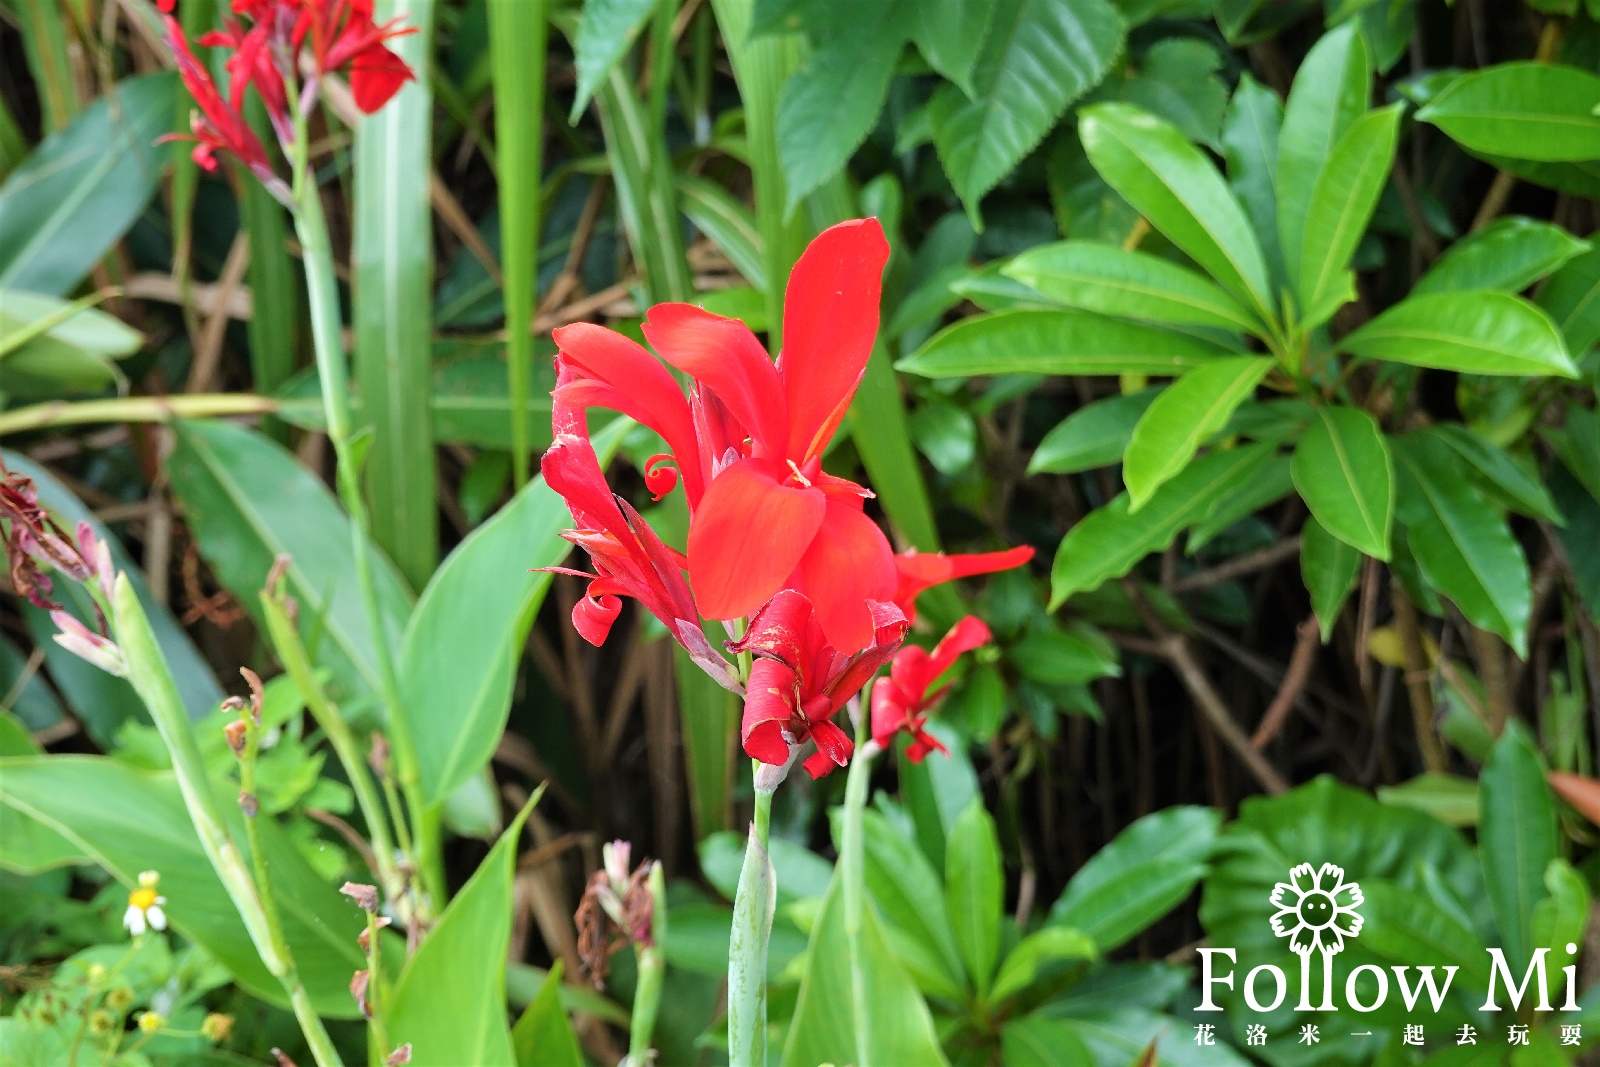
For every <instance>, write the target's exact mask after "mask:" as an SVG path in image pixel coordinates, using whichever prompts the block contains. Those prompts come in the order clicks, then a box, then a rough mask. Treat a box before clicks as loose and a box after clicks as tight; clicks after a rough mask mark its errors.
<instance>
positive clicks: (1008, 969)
mask: <svg viewBox="0 0 1600 1067" xmlns="http://www.w3.org/2000/svg"><path fill="white" fill-rule="evenodd" d="M1098 955H1099V951H1098V949H1097V948H1096V947H1095V942H1094V938H1092V937H1090V936H1089V935H1088V934H1085V933H1083V932H1082V931H1079V930H1072V929H1068V928H1067V927H1065V926H1046V927H1045V928H1044V929H1042V930H1036V931H1034V932H1033V933H1031V934H1029V935H1028V936H1027V937H1025V938H1023V939H1022V940H1021V941H1020V942H1018V943H1017V947H1016V948H1013V949H1012V950H1011V951H1010V952H1009V953H1007V954H1006V958H1005V960H1004V961H1003V962H1002V963H1001V964H1000V971H999V973H998V974H997V975H996V976H995V980H994V989H992V990H991V991H990V993H989V1000H990V1002H991V1003H994V1004H999V1003H1000V1002H1002V1001H1004V1000H1005V999H1006V998H1007V997H1011V996H1015V995H1016V994H1018V993H1021V992H1022V991H1023V990H1025V989H1027V988H1028V987H1029V986H1031V985H1033V983H1034V981H1035V980H1036V979H1037V978H1038V977H1039V972H1040V971H1042V970H1044V969H1045V968H1046V967H1048V966H1049V965H1050V964H1052V963H1055V962H1057V961H1059V960H1092V959H1094V958H1095V957H1096V956H1098Z"/></svg>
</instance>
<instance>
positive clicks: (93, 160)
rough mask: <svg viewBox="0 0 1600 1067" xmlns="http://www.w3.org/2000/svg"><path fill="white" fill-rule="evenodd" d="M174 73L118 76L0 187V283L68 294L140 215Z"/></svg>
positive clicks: (153, 174) (166, 123)
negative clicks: (130, 76) (112, 86)
mask: <svg viewBox="0 0 1600 1067" xmlns="http://www.w3.org/2000/svg"><path fill="white" fill-rule="evenodd" d="M177 91H178V77H177V75H176V74H173V73H170V72H163V73H161V74H149V75H145V76H144V77H140V78H129V79H127V80H125V81H121V82H118V83H117V85H116V87H115V89H114V90H113V91H111V92H108V93H106V95H105V96H103V97H101V98H100V99H99V100H97V101H95V102H94V103H93V104H90V105H89V106H88V107H87V108H85V109H84V110H83V111H81V112H79V113H78V115H77V116H76V117H75V118H73V120H72V122H71V124H69V125H68V126H67V127H66V128H65V129H63V130H61V131H60V132H58V133H55V134H52V135H51V136H49V137H47V138H45V140H44V141H43V142H42V143H41V144H40V145H39V146H38V147H37V148H35V149H34V150H33V152H32V153H31V154H30V155H29V156H28V158H27V159H26V160H24V161H23V163H22V165H21V166H20V167H18V168H17V169H16V170H14V171H12V172H11V176H10V177H9V178H8V179H6V183H5V184H4V185H3V186H0V287H4V288H7V289H27V290H30V291H32V292H37V293H45V294H48V295H51V296H64V295H66V294H67V293H69V292H70V291H71V290H72V289H73V288H74V287H76V286H77V284H78V283H79V282H80V281H82V280H83V277H84V276H85V275H86V274H88V273H89V271H90V270H91V269H92V268H93V267H94V265H95V264H96V263H98V262H99V261H100V258H101V257H102V256H104V255H105V254H106V251H107V250H108V249H109V248H110V247H111V246H112V245H113V244H115V243H116V242H117V241H119V240H120V239H121V238H122V235H123V234H124V233H126V232H127V230H128V228H129V227H130V226H132V225H133V223H134V221H135V220H136V219H138V217H139V216H140V215H141V214H142V213H143V212H144V208H145V204H146V203H147V202H148V201H149V200H150V197H151V195H152V194H153V193H154V192H155V190H156V183H157V181H158V180H159V179H160V176H161V171H162V168H163V166H164V165H165V163H166V159H167V151H168V150H167V149H163V148H161V147H158V146H157V145H156V144H155V140H156V138H157V137H160V136H161V135H162V134H164V133H167V132H168V131H169V130H171V128H172V127H171V123H172V120H173V116H174V115H175V114H176V108H175V106H174V101H175V99H176V97H175V94H176V93H177Z"/></svg>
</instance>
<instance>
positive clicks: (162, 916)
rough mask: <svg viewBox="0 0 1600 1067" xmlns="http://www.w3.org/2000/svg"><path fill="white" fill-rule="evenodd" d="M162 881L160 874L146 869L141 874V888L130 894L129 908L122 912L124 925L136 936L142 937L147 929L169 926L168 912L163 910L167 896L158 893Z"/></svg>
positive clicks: (163, 928) (161, 928)
mask: <svg viewBox="0 0 1600 1067" xmlns="http://www.w3.org/2000/svg"><path fill="white" fill-rule="evenodd" d="M160 883H161V876H160V875H159V874H157V873H156V872H155V871H144V872H142V873H140V875H139V888H138V889H135V890H134V891H133V892H131V893H129V894H128V910H127V911H125V912H123V913H122V925H123V926H126V927H127V928H128V932H129V933H131V934H132V935H133V936H134V937H142V936H143V935H144V932H145V930H147V929H148V930H165V929H166V928H167V913H166V912H164V911H162V910H161V905H163V904H165V903H166V902H167V898H166V897H164V896H161V895H159V894H157V893H156V886H157V885H159V884H160Z"/></svg>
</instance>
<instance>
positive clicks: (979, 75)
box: [928, 0, 1123, 220]
mask: <svg viewBox="0 0 1600 1067" xmlns="http://www.w3.org/2000/svg"><path fill="white" fill-rule="evenodd" d="M993 7H994V10H993V13H992V14H991V15H990V18H989V31H988V33H987V34H986V35H985V37H984V41H983V47H982V49H981V50H980V51H979V53H978V58H977V62H976V65H975V67H974V69H973V73H972V87H973V89H974V90H975V92H974V93H973V95H972V97H971V98H970V99H969V98H968V96H967V95H966V94H964V93H963V92H962V91H961V90H959V89H957V88H955V87H954V86H950V87H944V88H940V89H938V90H936V91H935V93H934V95H933V97H932V99H931V100H930V101H929V104H928V115H929V118H930V119H932V121H933V142H934V146H935V147H936V148H937V149H938V152H939V161H940V162H941V163H943V164H944V171H945V173H946V174H947V175H949V177H950V184H951V185H952V186H954V187H955V190H956V193H957V194H958V195H959V196H960V197H961V202H962V203H963V204H964V205H965V206H966V209H967V214H968V215H970V216H972V218H973V219H974V220H976V219H977V217H978V203H979V201H981V200H982V199H983V195H984V194H985V193H987V192H988V191H989V190H990V189H992V188H994V187H995V185H996V184H997V183H998V182H999V181H1000V179H1001V178H1003V177H1005V175H1006V174H1007V173H1008V172H1010V171H1011V169H1012V168H1013V167H1015V166H1016V165H1017V163H1018V162H1019V161H1020V160H1021V159H1022V157H1023V156H1025V155H1027V154H1028V153H1029V152H1031V151H1032V150H1033V148H1034V146H1035V145H1037V144H1038V143H1039V142H1040V140H1042V139H1043V137H1044V135H1045V134H1047V133H1049V132H1050V129H1051V127H1052V126H1054V125H1055V124H1056V120H1057V119H1059V118H1060V117H1061V113H1062V112H1063V111H1065V110H1066V108H1067V105H1068V104H1070V103H1072V101H1073V100H1076V99H1077V98H1078V97H1079V96H1081V95H1083V93H1084V92H1085V91H1087V90H1088V89H1090V88H1091V87H1093V86H1094V85H1095V84H1097V83H1098V82H1099V81H1100V79H1101V78H1102V77H1104V76H1105V73H1106V71H1107V70H1108V69H1109V68H1110V66H1111V61H1112V60H1113V59H1115V58H1116V57H1117V55H1118V54H1119V53H1120V52H1121V51H1122V46H1123V28H1122V16H1121V15H1120V14H1119V13H1118V12H1117V9H1116V7H1115V6H1113V5H1112V4H1111V3H1109V2H1108V0H1002V2H1000V3H997V4H994V5H993Z"/></svg>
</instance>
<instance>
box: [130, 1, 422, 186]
mask: <svg viewBox="0 0 1600 1067" xmlns="http://www.w3.org/2000/svg"><path fill="white" fill-rule="evenodd" d="M176 3H177V0H159V2H158V5H157V6H158V7H159V8H160V10H161V12H162V21H163V24H164V26H165V28H166V37H167V44H168V47H170V48H171V49H172V55H173V59H174V61H175V62H176V63H177V67H178V74H179V76H180V77H182V79H183V84H184V86H185V87H186V88H187V89H188V90H189V94H190V95H191V96H193V97H194V101H195V105H196V111H195V112H194V113H193V115H192V116H191V118H190V131H191V132H190V133H189V134H188V135H187V136H184V135H176V136H174V137H172V138H168V140H189V141H193V142H194V145H195V147H194V153H193V155H194V160H195V162H196V163H198V164H200V166H201V167H203V168H205V169H206V170H208V171H214V170H216V168H217V159H216V157H217V153H218V152H225V153H227V154H229V155H232V156H234V157H235V158H236V159H238V160H239V162H241V163H243V164H244V165H245V166H246V167H248V168H249V169H250V172H251V173H252V174H254V175H255V176H256V178H257V179H258V180H259V181H260V182H261V183H262V184H263V185H264V186H266V188H267V189H268V190H270V191H271V192H272V193H273V195H275V196H277V197H278V198H279V199H280V200H283V201H285V202H286V203H287V202H288V200H289V189H288V187H287V186H286V185H285V184H284V183H283V182H282V181H281V180H280V179H279V178H278V177H277V175H276V174H274V173H273V169H272V163H271V161H270V160H269V159H268V158H267V151H266V148H265V146H264V145H262V143H261V139H260V138H259V137H257V136H256V134H255V131H254V130H252V129H251V128H250V124H249V123H248V122H247V121H246V120H245V117H244V100H245V90H246V89H247V88H250V87H252V86H253V87H254V88H255V90H256V93H257V95H258V96H260V98H261V101H262V103H263V104H264V105H265V106H266V111H267V116H268V118H269V119H270V120H271V122H272V129H273V132H274V133H275V134H276V136H277V138H278V141H279V143H280V145H282V146H283V149H284V151H285V153H288V152H290V150H291V148H292V146H293V144H294V143H295V139H296V136H295V116H296V113H297V112H298V115H299V116H301V117H304V116H307V115H309V114H310V113H311V110H312V108H313V107H315V105H316V101H317V96H318V93H319V91H320V88H321V82H322V79H323V78H325V77H327V76H328V75H331V74H335V73H348V75H349V78H350V93H351V96H352V97H354V99H355V103H356V106H357V107H358V108H360V109H361V111H362V112H364V113H366V114H369V115H370V114H372V113H373V112H375V111H377V110H378V109H379V108H381V107H383V105H384V104H386V103H388V102H389V100H390V99H392V98H393V97H394V94H395V93H397V92H399V91H400V89H401V87H402V86H403V85H405V83H406V82H408V81H411V80H413V79H414V78H415V75H414V74H413V73H412V71H411V68H410V67H408V66H407V65H406V63H405V61H404V60H402V59H401V58H400V57H399V56H397V55H395V54H394V52H392V51H390V50H389V47H388V45H387V43H386V42H388V41H390V40H392V39H394V38H396V37H401V36H404V35H406V34H410V33H415V32H416V30H415V29H414V28H406V27H402V26H400V25H399V21H400V20H398V19H394V20H391V21H389V22H385V23H381V24H380V23H377V22H374V21H373V18H372V0H233V5H232V15H231V16H230V17H228V18H225V19H224V20H223V28H222V29H220V30H214V31H212V32H210V33H207V34H205V35H204V36H202V37H201V38H200V42H199V43H200V44H201V45H203V46H205V47H207V48H217V49H221V50H223V51H224V52H225V53H226V54H227V59H226V68H227V72H228V94H227V96H224V95H223V94H222V92H221V90H219V89H218V88H217V85H216V83H215V82H214V81H213V80H212V78H211V75H210V73H209V72H208V71H207V70H206V68H205V65H204V64H202V63H201V62H200V61H199V60H198V59H197V58H196V57H195V54H194V52H193V50H192V49H191V48H190V46H189V40H188V38H187V37H186V36H185V35H184V32H183V28H182V27H181V26H180V25H179V24H178V21H177V20H176V19H175V18H173V16H172V12H173V10H174V8H175V7H176ZM301 79H304V82H303V84H302V81H301Z"/></svg>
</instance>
